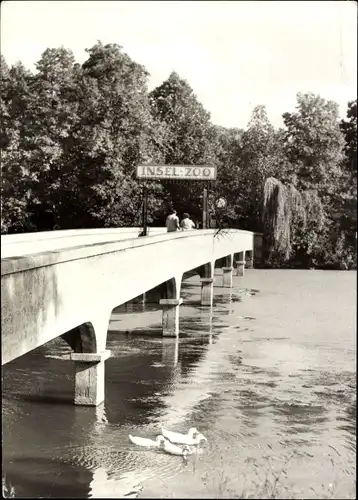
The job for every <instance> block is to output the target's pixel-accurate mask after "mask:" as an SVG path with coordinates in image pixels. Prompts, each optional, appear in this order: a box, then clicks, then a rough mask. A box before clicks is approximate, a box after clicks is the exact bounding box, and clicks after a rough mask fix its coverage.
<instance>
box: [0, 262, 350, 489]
mask: <svg viewBox="0 0 358 500" xmlns="http://www.w3.org/2000/svg"><path fill="white" fill-rule="evenodd" d="M216 282H217V283H218V284H220V282H221V277H220V276H217V278H216ZM182 296H183V298H184V305H183V306H182V307H181V323H180V338H179V341H175V340H174V339H163V338H162V337H161V336H160V322H161V312H160V311H159V310H157V309H156V306H154V305H150V304H148V305H146V306H143V305H142V304H129V305H125V306H122V307H120V308H118V309H117V310H115V311H114V314H113V316H112V320H111V324H110V330H109V334H108V348H109V349H111V351H112V357H111V358H110V359H109V360H108V361H107V362H106V402H105V404H104V405H102V406H101V407H99V408H86V407H75V406H72V405H70V404H68V401H69V400H71V398H72V394H73V373H72V370H71V366H72V365H71V362H70V361H69V359H68V354H69V348H68V347H67V346H66V344H65V343H64V342H63V341H61V340H56V341H53V342H51V343H49V344H46V345H45V346H43V347H41V348H39V349H37V350H36V351H33V352H32V353H29V354H28V355H26V356H23V357H22V358H20V359H18V360H15V361H14V362H12V363H10V364H8V365H6V366H5V367H4V369H3V468H4V471H5V473H6V477H7V480H8V482H9V483H10V484H11V485H13V487H14V489H15V493H16V496H18V497H21V496H27V497H62V498H63V497H72V498H74V497H82V498H87V497H102V498H106V497H107V498H109V497H114V498H115V497H122V496H128V497H129V498H133V497H136V496H139V497H140V498H148V497H153V498H158V497H170V498H172V497H179V498H180V497H181V498H183V497H196V498H206V497H211V498H213V497H215V498H219V497H223V498H228V497H230V496H231V497H236V498H237V497H239V496H241V495H242V496H243V497H248V496H252V497H253V498H269V496H270V495H272V497H276V498H324V497H325V496H324V495H326V497H327V498H355V453H356V437H355V436H356V272H335V271H276V270H270V271H266V270H248V271H247V273H246V276H245V277H244V278H238V277H234V283H233V288H232V289H231V291H230V290H228V289H224V288H221V287H220V286H218V287H215V300H214V305H213V308H212V309H211V310H210V308H209V309H208V308H202V307H201V306H200V283H199V280H198V278H196V277H193V278H191V279H190V280H189V281H188V282H186V283H184V284H183V293H182ZM161 423H163V424H164V425H165V427H168V428H169V429H173V430H178V431H187V430H188V429H189V428H190V427H192V426H196V427H198V428H199V430H201V431H202V432H203V433H204V434H205V435H206V437H207V439H208V442H207V444H206V445H205V446H204V447H203V451H202V453H200V454H197V455H195V456H192V457H190V458H189V460H188V461H187V462H185V461H184V460H183V459H182V458H181V457H175V456H168V455H165V454H162V453H160V452H158V451H151V450H146V449H144V448H138V447H136V446H135V445H132V444H131V443H130V442H129V440H128V434H132V435H136V436H144V437H153V438H155V436H156V435H157V434H158V433H159V429H160V425H161ZM277 478H278V479H277Z"/></svg>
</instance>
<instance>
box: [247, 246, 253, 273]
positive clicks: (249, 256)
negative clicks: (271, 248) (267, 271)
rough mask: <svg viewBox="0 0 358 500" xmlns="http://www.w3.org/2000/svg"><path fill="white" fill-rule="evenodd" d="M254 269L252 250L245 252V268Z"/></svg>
mask: <svg viewBox="0 0 358 500" xmlns="http://www.w3.org/2000/svg"><path fill="white" fill-rule="evenodd" d="M253 267H254V252H253V250H247V252H246V268H247V269H252V268H253Z"/></svg>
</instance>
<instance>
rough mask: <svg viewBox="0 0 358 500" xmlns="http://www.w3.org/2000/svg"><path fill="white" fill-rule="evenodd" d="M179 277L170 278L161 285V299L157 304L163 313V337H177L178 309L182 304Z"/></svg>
mask: <svg viewBox="0 0 358 500" xmlns="http://www.w3.org/2000/svg"><path fill="white" fill-rule="evenodd" d="M180 288H181V277H180V278H179V277H177V278H172V279H171V280H169V281H167V282H166V283H164V284H163V286H162V288H161V293H162V296H163V298H162V299H160V301H159V304H160V306H161V308H162V311H163V319H162V325H163V336H164V337H177V336H178V335H179V308H180V305H181V304H182V303H183V299H182V298H180Z"/></svg>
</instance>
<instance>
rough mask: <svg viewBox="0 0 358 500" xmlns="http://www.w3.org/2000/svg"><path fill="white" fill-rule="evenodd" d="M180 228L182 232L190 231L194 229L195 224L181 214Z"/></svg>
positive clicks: (187, 216) (185, 215)
mask: <svg viewBox="0 0 358 500" xmlns="http://www.w3.org/2000/svg"><path fill="white" fill-rule="evenodd" d="M180 227H181V228H182V230H183V231H190V230H191V229H195V224H194V222H193V221H192V220H191V219H190V217H189V214H187V213H185V214H183V220H182V221H181V223H180Z"/></svg>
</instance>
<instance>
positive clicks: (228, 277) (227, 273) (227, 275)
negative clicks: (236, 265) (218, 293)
mask: <svg viewBox="0 0 358 500" xmlns="http://www.w3.org/2000/svg"><path fill="white" fill-rule="evenodd" d="M232 270H233V267H232V266H230V267H223V286H224V287H226V288H231V287H232Z"/></svg>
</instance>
